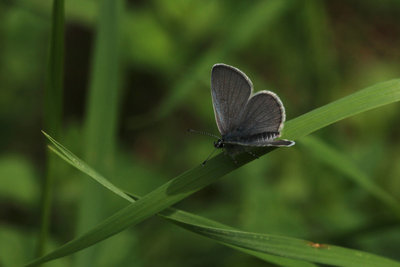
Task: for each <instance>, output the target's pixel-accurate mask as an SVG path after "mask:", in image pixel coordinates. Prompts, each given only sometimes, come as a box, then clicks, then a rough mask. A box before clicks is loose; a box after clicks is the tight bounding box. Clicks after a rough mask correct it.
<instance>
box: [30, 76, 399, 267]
mask: <svg viewBox="0 0 400 267" xmlns="http://www.w3.org/2000/svg"><path fill="white" fill-rule="evenodd" d="M399 100H400V80H399V79H396V80H391V81H387V82H383V83H379V84H376V85H373V86H371V87H368V88H366V89H363V90H361V91H358V92H356V93H354V94H351V95H349V96H347V97H344V98H342V99H339V100H337V101H334V102H332V103H330V104H328V105H325V106H323V107H320V108H317V109H315V110H313V111H310V112H308V113H306V114H304V115H301V116H299V117H297V118H295V119H293V120H290V121H288V122H287V124H286V128H285V132H284V133H283V137H284V138H288V139H292V140H296V139H298V138H300V137H303V136H306V135H308V134H310V133H312V132H314V131H316V130H318V129H320V128H322V127H324V126H327V125H329V124H332V123H334V122H337V121H339V120H341V119H344V118H347V117H350V116H353V115H355V114H358V113H360V112H363V111H366V110H370V109H372V108H376V107H379V106H382V105H386V104H389V103H393V102H395V101H399ZM272 150H273V149H272V148H265V149H263V150H260V151H259V152H260V153H261V154H265V153H268V152H271V151H272ZM288 152H290V150H289V149H288ZM251 160H253V157H252V156H250V155H247V153H244V154H243V155H241V156H240V157H238V159H237V164H235V163H233V162H232V160H231V159H230V158H229V157H226V156H224V155H223V153H221V154H219V155H217V156H215V157H214V158H212V159H211V160H210V161H209V162H208V163H207V165H205V166H201V165H199V166H197V167H195V168H193V169H191V170H189V171H186V172H184V173H183V174H181V175H179V176H177V177H176V178H174V179H172V180H170V181H169V182H167V183H165V184H163V185H161V186H160V187H158V188H156V189H155V190H153V191H152V192H150V193H148V194H147V195H145V196H144V197H143V198H141V199H139V200H138V201H136V202H134V203H132V204H130V205H129V206H127V207H125V208H124V209H121V210H120V211H118V212H116V213H115V214H114V215H112V216H110V217H109V218H107V219H106V220H104V221H103V222H101V223H100V224H98V225H97V226H96V227H94V228H92V229H91V230H90V231H88V232H86V233H85V234H83V235H81V236H79V237H77V238H76V239H74V240H72V241H70V242H68V243H66V244H64V245H63V246H61V247H60V248H58V249H56V250H54V251H52V252H50V253H48V254H47V255H45V256H43V257H41V258H38V259H36V260H34V261H32V262H31V263H29V264H28V266H34V265H37V264H39V263H43V262H46V261H49V260H52V259H56V258H60V257H63V256H66V255H70V254H72V253H75V252H77V251H80V250H82V249H84V248H87V247H89V246H91V245H93V244H96V243H98V242H100V241H102V240H104V239H106V238H108V237H110V236H112V235H114V234H116V233H119V232H120V231H122V230H124V229H126V228H127V227H129V226H132V225H135V224H137V223H139V222H142V221H143V220H145V219H147V218H149V217H151V216H153V215H155V214H156V213H158V212H160V211H162V210H164V209H166V208H168V207H170V206H171V205H173V204H175V203H177V202H178V201H180V200H182V199H184V198H186V197H187V196H189V195H191V194H192V193H194V192H196V191H198V190H200V189H201V188H203V187H205V186H207V185H209V184H211V183H213V182H215V181H216V180H217V179H218V178H220V177H222V176H224V175H225V174H227V173H229V172H231V171H233V170H235V169H236V168H239V167H240V166H242V165H244V164H246V163H247V162H249V161H251ZM210 234H213V235H218V233H212V232H210Z"/></svg>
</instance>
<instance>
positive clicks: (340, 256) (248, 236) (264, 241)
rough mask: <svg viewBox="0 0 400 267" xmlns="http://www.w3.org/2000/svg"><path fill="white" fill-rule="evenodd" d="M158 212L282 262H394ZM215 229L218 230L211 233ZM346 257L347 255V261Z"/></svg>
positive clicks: (58, 148)
mask: <svg viewBox="0 0 400 267" xmlns="http://www.w3.org/2000/svg"><path fill="white" fill-rule="evenodd" d="M46 136H47V135H46ZM47 137H48V138H49V140H50V141H51V142H52V143H53V144H54V145H55V148H52V147H51V149H52V150H53V151H54V152H55V153H57V154H58V155H59V156H60V157H62V158H63V159H64V160H66V161H67V162H68V163H70V164H71V165H72V166H74V167H76V168H77V169H79V170H81V171H82V172H84V173H86V174H87V175H89V176H90V177H92V178H93V179H94V180H96V181H97V182H99V183H100V184H101V185H103V186H105V187H106V188H110V185H111V187H113V188H114V189H113V192H114V193H116V194H118V195H119V196H121V197H122V196H128V195H129V196H130V197H131V199H129V201H130V202H133V201H134V200H137V199H139V197H137V196H135V195H133V194H129V193H126V194H125V193H124V192H123V191H122V190H120V189H119V188H117V187H115V186H114V185H112V184H111V183H110V182H109V181H108V180H107V179H105V178H104V177H102V176H100V175H99V174H98V173H97V172H95V171H93V170H92V169H91V168H90V167H89V166H88V165H87V164H86V163H85V162H83V161H82V160H80V159H79V158H77V157H76V156H75V155H74V154H73V153H71V152H70V151H68V150H67V149H65V148H64V147H62V145H60V144H59V143H58V142H57V141H55V140H54V139H52V138H51V137H50V136H47ZM124 198H125V197H124ZM158 215H160V216H161V217H163V218H165V219H167V220H168V221H170V222H172V223H174V224H176V225H178V226H181V227H183V228H185V229H187V230H189V231H191V232H195V233H198V234H200V235H203V236H206V237H209V238H211V239H213V240H215V241H217V242H219V243H221V244H223V245H226V246H229V247H232V248H234V249H237V250H241V251H243V252H244V253H247V254H250V255H253V256H255V257H258V258H261V259H263V260H266V261H268V262H272V263H275V264H279V265H282V266H308V265H311V264H310V263H308V262H302V261H298V260H292V259H286V258H282V257H277V256H274V255H280V256H284V257H288V258H295V259H300V260H307V261H312V262H317V263H325V264H335V265H338V266H376V264H379V266H393V264H397V263H396V262H394V261H390V260H387V259H385V258H382V257H379V256H375V255H373V254H369V253H364V252H360V251H355V250H351V249H345V248H340V247H336V246H331V245H319V244H316V243H312V242H309V241H305V240H298V239H293V238H287V237H279V236H273V235H263V234H256V233H249V232H242V231H238V230H235V229H234V228H232V227H229V226H227V225H224V224H221V223H219V222H215V221H212V220H209V219H207V218H204V217H200V216H197V215H194V214H190V213H188V212H184V211H180V210H177V209H174V208H167V209H165V210H164V211H161V212H160V213H159V214H158ZM215 232H217V233H218V234H215ZM237 233H240V237H238V235H237ZM320 250H322V251H320ZM269 253H271V254H273V255H270V254H269ZM348 259H351V261H349V260H348ZM388 264H390V265H388Z"/></svg>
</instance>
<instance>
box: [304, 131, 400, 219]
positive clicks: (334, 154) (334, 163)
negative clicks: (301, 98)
mask: <svg viewBox="0 0 400 267" xmlns="http://www.w3.org/2000/svg"><path fill="white" fill-rule="evenodd" d="M299 144H300V145H302V146H303V147H304V149H305V150H307V151H309V152H310V154H311V155H312V156H313V157H314V158H315V159H316V160H317V161H320V162H322V163H324V164H326V165H328V166H331V167H332V168H334V169H335V170H337V171H339V172H341V173H343V174H344V175H345V176H346V177H348V178H349V179H351V180H353V181H354V182H355V183H356V184H357V185H358V186H360V187H361V188H363V189H364V190H365V191H367V192H369V193H370V194H371V195H372V196H374V197H375V198H376V199H378V200H380V201H381V202H382V203H384V204H385V205H386V206H387V207H389V208H390V209H391V210H392V212H393V214H395V215H396V216H397V217H398V218H400V202H399V201H398V200H397V199H396V198H395V197H393V196H392V195H390V194H389V193H388V192H386V191H385V190H383V189H382V188H380V187H379V186H378V185H376V184H375V183H374V182H373V181H371V179H370V177H368V176H367V175H366V174H365V173H364V172H363V171H361V169H360V168H359V167H358V166H356V164H355V163H354V162H352V160H351V159H350V158H348V157H347V156H346V155H345V154H344V153H340V152H339V151H337V150H335V149H334V148H333V147H330V146H329V145H327V144H325V143H324V142H322V141H321V140H319V139H318V138H315V137H311V136H306V137H303V138H302V139H301V140H300V142H299ZM321 155H323V157H321Z"/></svg>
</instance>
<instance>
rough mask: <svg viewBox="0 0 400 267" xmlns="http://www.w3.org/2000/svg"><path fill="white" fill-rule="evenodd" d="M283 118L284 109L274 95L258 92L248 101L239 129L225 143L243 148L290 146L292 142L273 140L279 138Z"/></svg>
mask: <svg viewBox="0 0 400 267" xmlns="http://www.w3.org/2000/svg"><path fill="white" fill-rule="evenodd" d="M285 118H286V115H285V109H284V107H283V104H282V102H281V100H280V99H279V97H278V96H277V95H276V94H274V93H272V92H270V91H261V92H258V93H257V94H255V95H254V96H252V97H251V98H250V99H249V101H248V103H247V105H246V107H245V110H244V112H243V114H242V119H241V122H240V124H239V127H237V128H236V130H235V131H233V132H232V133H230V134H229V135H228V136H227V137H226V138H225V142H226V143H230V144H238V145H244V146H291V145H293V144H294V142H292V141H288V140H274V139H275V138H277V137H279V136H280V131H281V130H282V128H283V123H284V121H285Z"/></svg>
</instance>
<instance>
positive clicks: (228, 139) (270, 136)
mask: <svg viewBox="0 0 400 267" xmlns="http://www.w3.org/2000/svg"><path fill="white" fill-rule="evenodd" d="M279 135H280V133H279V132H263V133H258V134H253V135H249V136H245V135H242V136H225V137H223V138H222V139H223V140H224V142H225V143H254V142H267V141H272V140H274V139H275V138H277V137H279Z"/></svg>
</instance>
